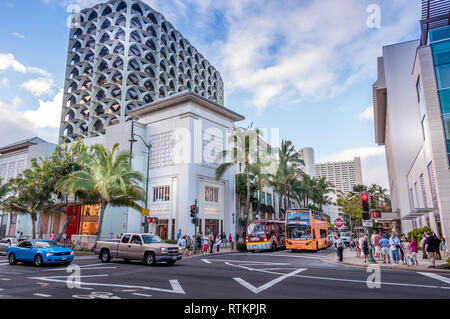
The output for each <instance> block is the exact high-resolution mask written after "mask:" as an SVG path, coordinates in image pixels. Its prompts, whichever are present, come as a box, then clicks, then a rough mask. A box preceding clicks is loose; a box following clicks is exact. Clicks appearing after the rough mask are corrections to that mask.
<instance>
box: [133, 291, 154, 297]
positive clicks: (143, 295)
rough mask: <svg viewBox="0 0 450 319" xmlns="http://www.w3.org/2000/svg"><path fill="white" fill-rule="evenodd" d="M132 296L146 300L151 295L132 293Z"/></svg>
mask: <svg viewBox="0 0 450 319" xmlns="http://www.w3.org/2000/svg"><path fill="white" fill-rule="evenodd" d="M133 295H135V296H139V297H147V298H150V297H151V296H152V295H146V294H139V293H136V292H135V293H134V294H133Z"/></svg>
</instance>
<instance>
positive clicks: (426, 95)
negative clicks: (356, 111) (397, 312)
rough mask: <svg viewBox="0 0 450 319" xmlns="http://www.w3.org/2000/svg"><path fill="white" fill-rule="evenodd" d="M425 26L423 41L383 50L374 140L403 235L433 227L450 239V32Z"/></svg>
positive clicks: (380, 60)
mask: <svg viewBox="0 0 450 319" xmlns="http://www.w3.org/2000/svg"><path fill="white" fill-rule="evenodd" d="M448 5H449V4H448V3H447V6H448ZM448 9H449V8H447V13H448ZM437 22H439V21H437ZM447 22H448V18H446V20H445V24H447ZM434 23H435V24H434V27H436V26H438V27H440V25H436V21H434ZM441 25H442V24H441ZM422 27H423V28H422V29H423V31H424V32H423V34H422V39H421V41H410V42H406V43H400V44H395V45H392V46H388V47H384V48H383V57H381V58H379V59H378V81H377V82H376V83H375V84H374V88H373V89H374V111H375V135H376V142H377V143H378V144H379V145H385V147H386V159H387V164H388V173H389V182H390V188H391V193H392V207H393V211H398V212H400V215H401V218H402V232H404V233H407V232H408V231H410V230H412V229H415V228H421V227H423V226H429V227H431V229H432V231H433V232H435V233H436V234H438V236H441V237H444V238H447V237H448V236H450V155H449V154H450V106H449V105H450V104H449V103H448V98H447V96H449V92H450V90H448V88H449V87H450V81H449V80H448V76H447V70H448V66H449V65H450V64H449V62H450V61H449V60H448V59H447V58H446V56H448V54H450V36H449V31H450V28H449V27H448V26H445V27H443V28H433V27H431V25H430V26H428V25H426V24H422ZM430 29H431V30H430Z"/></svg>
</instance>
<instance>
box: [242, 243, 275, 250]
mask: <svg viewBox="0 0 450 319" xmlns="http://www.w3.org/2000/svg"><path fill="white" fill-rule="evenodd" d="M271 249H272V242H267V243H254V244H252V243H247V250H271Z"/></svg>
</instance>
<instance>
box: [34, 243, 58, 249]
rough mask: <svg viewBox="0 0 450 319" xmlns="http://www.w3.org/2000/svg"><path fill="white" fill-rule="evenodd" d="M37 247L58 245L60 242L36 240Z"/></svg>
mask: <svg viewBox="0 0 450 319" xmlns="http://www.w3.org/2000/svg"><path fill="white" fill-rule="evenodd" d="M34 247H35V248H45V247H58V244H57V243H55V242H54V241H35V242H34Z"/></svg>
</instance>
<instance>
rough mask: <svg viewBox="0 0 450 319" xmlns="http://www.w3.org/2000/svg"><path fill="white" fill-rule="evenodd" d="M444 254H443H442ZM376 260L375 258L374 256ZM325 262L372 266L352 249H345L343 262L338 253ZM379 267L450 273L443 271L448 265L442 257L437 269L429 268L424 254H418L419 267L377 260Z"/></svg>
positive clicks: (446, 270) (400, 262)
mask: <svg viewBox="0 0 450 319" xmlns="http://www.w3.org/2000/svg"><path fill="white" fill-rule="evenodd" d="M441 254H442V252H441ZM374 258H375V256H374ZM325 260H326V261H328V262H330V263H333V264H341V265H350V266H359V267H367V266H368V265H370V264H369V263H364V257H359V258H358V257H356V250H350V248H345V249H344V258H343V260H344V261H343V262H342V263H341V262H339V259H338V257H337V253H336V252H335V253H333V254H330V255H328V256H327V257H325ZM375 260H376V261H377V265H378V266H380V268H382V269H391V270H405V271H420V272H439V273H450V269H441V268H439V267H440V266H444V265H446V264H447V261H446V258H444V256H442V260H439V259H436V264H435V265H436V268H429V266H431V261H430V260H429V259H422V252H419V254H418V261H419V266H411V268H410V267H409V266H407V265H405V266H404V265H403V262H402V261H399V264H398V266H394V264H393V262H392V256H391V263H390V264H387V263H386V264H383V260H377V259H376V258H375Z"/></svg>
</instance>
